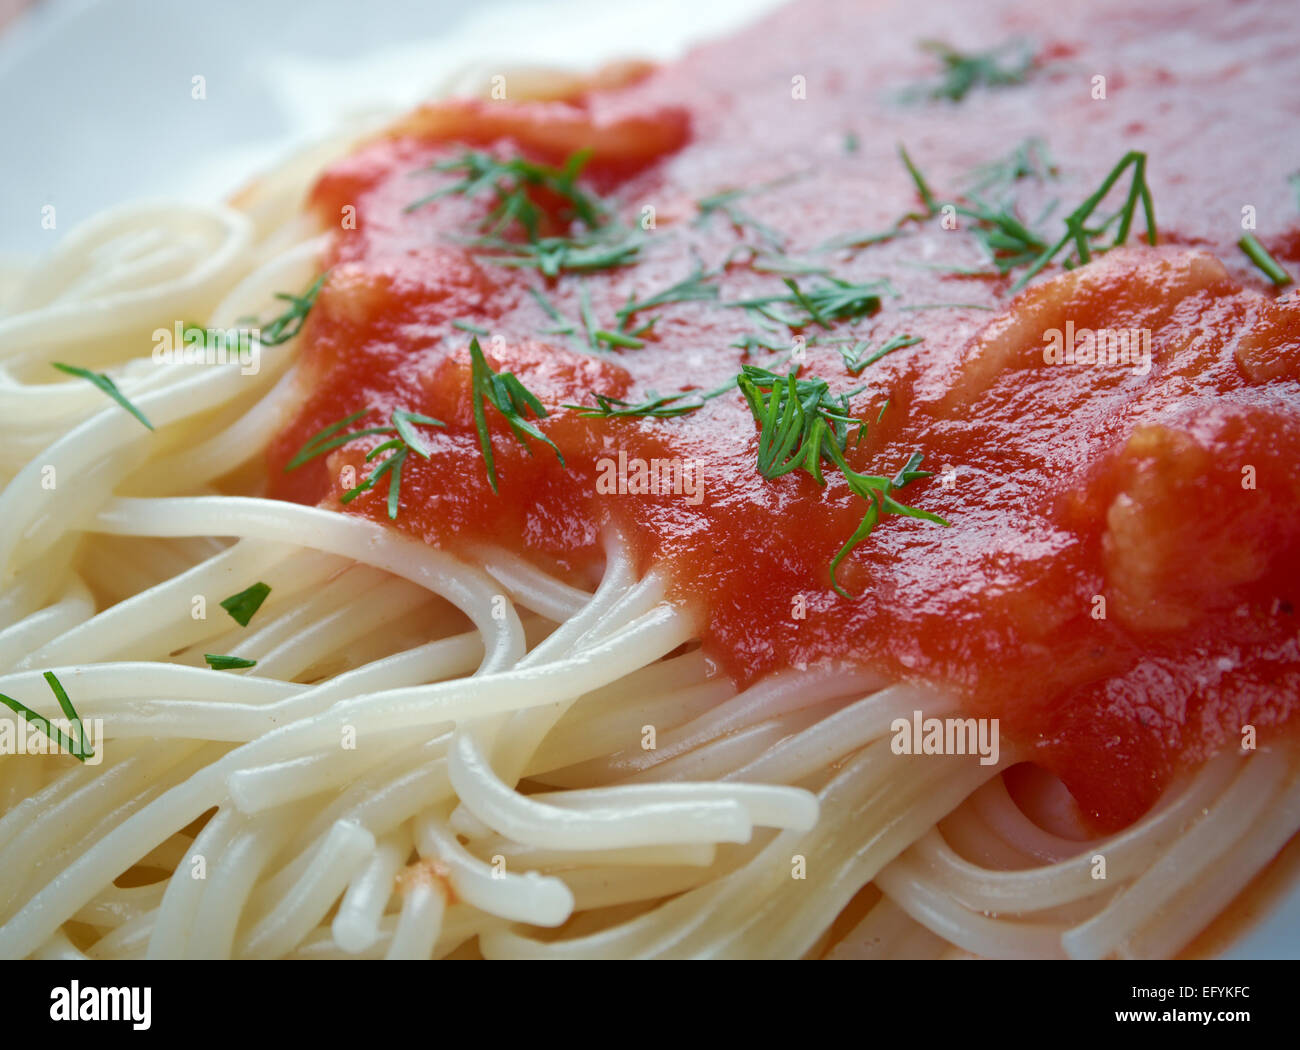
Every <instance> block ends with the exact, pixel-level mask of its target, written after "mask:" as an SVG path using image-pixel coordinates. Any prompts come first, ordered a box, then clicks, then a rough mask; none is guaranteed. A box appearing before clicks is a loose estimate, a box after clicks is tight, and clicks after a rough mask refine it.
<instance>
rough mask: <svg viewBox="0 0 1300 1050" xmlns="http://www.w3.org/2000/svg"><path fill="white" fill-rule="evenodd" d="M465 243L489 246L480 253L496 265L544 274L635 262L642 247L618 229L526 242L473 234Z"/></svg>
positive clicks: (597, 268)
mask: <svg viewBox="0 0 1300 1050" xmlns="http://www.w3.org/2000/svg"><path fill="white" fill-rule="evenodd" d="M465 243H466V244H469V245H471V246H472V247H475V248H483V249H488V254H486V255H484V256H483V259H484V260H485V261H486V262H490V263H495V264H496V265H497V266H514V267H531V268H534V269H536V270H537V271H538V272H539V273H541V274H542V276H544V277H558V276H559V275H560V274H561V273H566V272H584V271H589V270H609V269H613V268H614V267H617V266H627V265H629V264H630V263H633V262H635V261H636V259H637V257H638V255H640V252H641V247H642V240H641V238H640V237H638V236H637V235H636V234H635V233H633V232H631V231H628V230H624V229H621V228H606V229H601V230H597V231H595V232H592V233H583V234H575V235H573V236H568V237H539V238H537V239H536V240H532V241H527V242H520V241H508V240H505V239H504V238H501V237H476V238H472V239H470V240H468V241H466V242H465Z"/></svg>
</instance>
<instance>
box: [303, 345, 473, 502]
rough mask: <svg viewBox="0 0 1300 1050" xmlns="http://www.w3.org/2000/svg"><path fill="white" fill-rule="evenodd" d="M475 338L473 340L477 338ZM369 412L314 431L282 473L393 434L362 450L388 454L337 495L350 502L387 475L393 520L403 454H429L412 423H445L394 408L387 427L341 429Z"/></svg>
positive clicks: (425, 456)
mask: <svg viewBox="0 0 1300 1050" xmlns="http://www.w3.org/2000/svg"><path fill="white" fill-rule="evenodd" d="M475 338H476V339H477V337H475ZM373 411H374V409H371V408H363V409H361V410H360V411H358V412H353V413H352V414H351V415H348V416H344V417H343V418H342V419H340V420H339V421H338V422H336V423H331V424H330V425H329V426H327V427H324V428H322V429H321V430H319V431H317V432H316V433H315V434H313V435H312V436H311V437H309V438H308V439H307V440H306V441H305V442H304V443H303V446H302V448H300V449H299V450H298V452H297V453H296V454H295V455H294V457H293V458H292V459H291V460H289V462H288V463H287V464H285V467H284V469H285V471H286V472H288V471H290V470H294V469H296V468H298V467H301V466H302V465H303V464H304V463H307V462H309V461H310V460H313V459H316V458H317V457H318V456H323V455H325V453H327V452H332V451H333V450H334V449H336V448H340V447H342V446H343V445H346V444H348V443H349V442H351V441H355V440H356V439H357V438H362V437H369V436H371V435H375V434H396V435H397V436H396V437H393V438H390V439H389V440H387V441H384V442H382V443H381V444H379V445H377V446H375V447H374V448H373V449H371V450H370V451H369V452H368V453H366V460H365V461H366V462H367V463H370V462H372V461H374V460H375V459H377V458H378V457H380V456H382V455H384V454H385V453H391V454H390V455H389V456H388V457H387V458H386V459H384V460H383V461H382V462H380V463H378V464H376V465H375V468H374V470H372V471H371V472H370V475H369V476H368V477H367V478H366V479H365V480H364V481H362V482H361V484H359V485H357V486H355V487H354V488H350V489H348V490H347V491H346V492H344V493H343V495H342V496H340V497H339V502H340V503H351V502H352V501H353V500H354V499H356V498H357V497H358V496H360V495H361V494H362V493H363V492H369V491H370V490H371V489H372V488H374V487H375V485H377V484H378V483H379V482H380V481H382V480H383V479H384V477H388V517H389V519H390V520H396V518H397V507H398V502H399V500H400V495H401V488H402V465H403V464H404V463H405V462H406V456H407V453H408V452H414V453H415V454H416V455H418V456H419V457H420V458H421V459H428V458H429V456H430V452H429V449H428V448H427V447H426V446H425V444H424V441H423V440H422V439H421V438H420V434H419V431H417V430H416V429H415V428H416V426H417V425H418V426H426V427H441V426H446V424H445V423H443V421H442V420H440V419H434V418H433V417H432V416H423V415H420V414H419V413H418V412H409V411H407V410H406V409H401V408H399V409H394V410H393V412H392V414H391V415H390V416H389V421H390V425H389V426H386V427H362V428H361V429H360V430H351V431H346V432H345V431H344V427H347V426H350V425H351V424H353V423H355V422H357V421H358V420H360V419H361V418H363V417H364V416H367V415H369V414H370V413H371V412H373Z"/></svg>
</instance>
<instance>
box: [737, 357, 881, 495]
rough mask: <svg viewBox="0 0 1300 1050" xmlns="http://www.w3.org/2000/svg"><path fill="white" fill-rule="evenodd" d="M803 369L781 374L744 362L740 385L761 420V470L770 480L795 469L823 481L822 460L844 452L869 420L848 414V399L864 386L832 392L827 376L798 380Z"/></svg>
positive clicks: (759, 468)
mask: <svg viewBox="0 0 1300 1050" xmlns="http://www.w3.org/2000/svg"><path fill="white" fill-rule="evenodd" d="M798 373H799V370H798V368H792V369H791V370H790V372H789V374H788V375H785V376H781V375H777V374H776V373H775V372H770V371H768V370H767V369H765V368H759V367H758V366H756V365H743V366H742V367H741V372H740V375H738V376H737V377H736V385H737V386H739V387H740V392H741V393H742V394H743V395H744V397H745V401H746V403H747V404H748V405H749V410H750V412H751V413H752V414H753V416H754V419H755V420H756V421H757V422H758V424H759V436H758V472H759V473H760V474H762V475H763V477H765V478H767V479H769V480H771V479H774V478H779V477H780V476H781V475H782V474H788V473H789V472H790V471H792V470H804V471H806V472H807V473H808V474H809V475H811V476H812V478H813V479H814V480H815V481H816V482H817V483H818V484H819V485H820V484H823V479H822V472H821V464H822V460H823V459H829V458H831V455H830V452H829V451H828V447H829V446H830V445H835V446H836V447H837V448H838V449H839V450H841V451H842V450H843V449H844V448H845V447H846V446H847V444H848V439H849V431H850V430H851V429H852V428H853V427H855V426H856V427H857V428H858V439H859V440H861V437H862V434H863V432H864V431H865V428H866V424H865V423H863V422H862V421H861V420H859V419H855V418H854V417H853V416H852V414H851V413H850V412H849V399H850V398H851V397H853V395H854V394H858V393H860V392H861V391H862V389H863V388H862V387H858V388H857V389H855V390H851V391H849V392H848V393H846V394H838V395H836V394H832V393H831V392H830V385H829V384H828V383H827V382H826V381H825V380H824V379H818V378H816V377H811V378H807V379H800V378H798Z"/></svg>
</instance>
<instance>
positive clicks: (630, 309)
mask: <svg viewBox="0 0 1300 1050" xmlns="http://www.w3.org/2000/svg"><path fill="white" fill-rule="evenodd" d="M714 276H716V275H715V274H711V273H707V272H706V271H705V269H704V267H703V266H702V265H700V264H699V263H696V266H695V269H694V270H692V271H691V273H690V274H689V275H688V276H686V277H684V278H682V279H681V280H680V281H678V282H677V283H676V284H672V285H669V286H668V287H667V288H664V289H662V290H660V291H658V292H655V293H654V294H653V295H648V296H646V297H645V298H644V299H638V298H637V297H636V295H635V293H631V292H629V293H628V297H627V302H626V303H624V304H623V305H622V306H621V307H620V308H619V309H618V310H617V311H616V312H615V316H616V317H617V318H618V327H619V331H623V332H625V331H627V328H628V325H629V323H630V322H631V320H632V317H633V315H635V314H638V313H640V312H641V311H642V310H651V309H653V308H654V307H656V306H666V305H667V304H669V303H687V302H703V301H705V300H716V299H717V298H718V286H717V285H716V284H710V283H709V282H710V281H711V280H712V279H713V277H714ZM651 323H653V322H651Z"/></svg>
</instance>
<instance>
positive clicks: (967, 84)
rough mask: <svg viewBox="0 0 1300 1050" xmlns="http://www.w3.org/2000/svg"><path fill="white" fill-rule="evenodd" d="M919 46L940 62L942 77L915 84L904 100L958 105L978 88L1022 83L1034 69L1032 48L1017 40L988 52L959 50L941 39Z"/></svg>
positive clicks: (923, 42) (924, 42) (925, 42)
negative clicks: (935, 81) (930, 82)
mask: <svg viewBox="0 0 1300 1050" xmlns="http://www.w3.org/2000/svg"><path fill="white" fill-rule="evenodd" d="M919 47H920V48H921V49H922V50H923V51H928V52H930V54H932V55H934V56H935V57H936V58H938V59H939V63H940V66H941V70H940V72H941V76H940V79H939V81H938V83H935V84H921V85H917V86H915V87H913V88H911V89H910V90H908V91H906V92H904V98H905V99H915V98H918V97H923V98H928V99H930V100H932V101H939V100H943V99H946V100H947V101H949V102H960V101H962V100H963V99H964V98H965V97H966V96H967V95H968V94H969V93H970V92H971V91H972V90H974V89H975V88H977V87H993V88H996V87H1009V86H1011V85H1013V84H1022V83H1024V81H1025V78H1026V77H1028V75H1029V73H1030V71H1031V70H1032V69H1033V66H1034V54H1033V50H1032V48H1031V47H1030V46H1029V45H1028V44H1027V43H1025V42H1024V41H1020V40H1012V41H1009V42H1007V43H1005V44H1002V45H1000V46H998V47H995V48H990V49H989V50H987V51H971V52H966V51H959V50H957V49H956V48H955V47H953V46H952V45H950V44H947V43H945V42H944V41H942V40H923V41H921V43H920V44H919Z"/></svg>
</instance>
